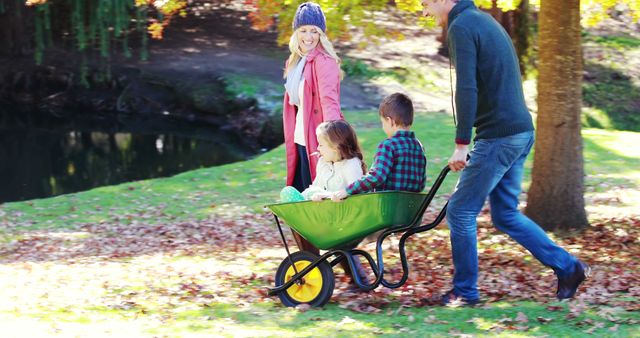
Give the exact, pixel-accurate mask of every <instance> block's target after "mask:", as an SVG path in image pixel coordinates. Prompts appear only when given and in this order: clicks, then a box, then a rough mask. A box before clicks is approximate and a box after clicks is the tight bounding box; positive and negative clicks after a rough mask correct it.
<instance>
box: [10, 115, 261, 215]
mask: <svg viewBox="0 0 640 338" xmlns="http://www.w3.org/2000/svg"><path fill="white" fill-rule="evenodd" d="M196 129H197V128H195V127H194V128H192V129H190V130H189V132H180V131H177V132H176V133H171V132H168V131H167V132H163V133H158V134H149V133H142V132H139V131H137V132H135V133H131V132H111V131H91V130H89V131H79V130H72V131H69V130H66V131H62V130H61V131H56V130H48V129H45V128H39V127H33V126H31V127H28V128H25V127H24V125H23V126H18V127H16V126H12V127H7V126H0V203H2V202H7V201H19V200H27V199H33V198H42V197H48V196H55V195H60V194H66V193H70V192H76V191H82V190H87V189H90V188H94V187H98V186H104V185H112V184H117V183H122V182H128V181H133V180H141V179H147V178H154V177H163V176H171V175H174V174H176V173H180V172H183V171H187V170H191V169H195V168H201V167H209V166H214V165H219V164H223V163H229V162H233V161H238V160H242V159H245V158H247V157H248V156H250V155H251V153H250V152H249V151H248V150H247V147H242V146H239V145H238V144H240V143H241V142H240V141H239V140H236V138H235V137H233V136H232V135H225V134H224V133H222V132H220V131H214V132H211V131H207V132H206V133H204V132H202V130H200V131H199V132H198V131H197V130H196ZM206 134H208V135H206ZM187 135H188V136H187ZM196 137H197V138H196ZM233 143H235V144H233Z"/></svg>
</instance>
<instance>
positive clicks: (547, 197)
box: [526, 0, 588, 230]
mask: <svg viewBox="0 0 640 338" xmlns="http://www.w3.org/2000/svg"><path fill="white" fill-rule="evenodd" d="M539 20H540V21H539V24H540V33H539V37H538V43H539V61H538V62H539V68H538V71H539V76H538V120H537V132H536V139H537V141H536V146H535V155H534V158H533V172H532V182H531V188H530V190H529V197H528V201H527V202H528V204H527V208H526V214H527V215H528V216H529V217H530V218H531V219H533V220H534V221H536V222H537V223H538V224H540V225H541V226H542V227H543V228H544V229H546V230H568V229H576V228H578V229H580V228H584V227H586V226H587V225H588V221H587V215H586V212H585V209H584V196H583V193H584V177H583V176H584V168H583V158H582V136H581V135H580V108H581V105H582V86H581V81H582V46H581V43H580V32H581V27H580V0H567V1H554V0H542V1H541V4H540V17H539Z"/></svg>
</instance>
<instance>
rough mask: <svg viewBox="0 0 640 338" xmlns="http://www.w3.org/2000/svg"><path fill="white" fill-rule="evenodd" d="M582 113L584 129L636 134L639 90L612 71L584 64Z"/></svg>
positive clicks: (639, 116) (594, 64)
mask: <svg viewBox="0 0 640 338" xmlns="http://www.w3.org/2000/svg"><path fill="white" fill-rule="evenodd" d="M585 72H586V75H585V81H584V83H583V86H582V88H583V100H584V104H585V106H587V107H591V108H593V109H588V108H587V109H585V111H584V112H583V125H584V126H585V127H592V128H602V129H617V130H629V131H640V114H638V111H640V88H639V87H637V86H635V85H634V84H633V82H632V81H631V78H630V77H629V76H627V75H625V74H624V73H622V72H620V71H619V70H617V69H614V68H608V67H605V66H603V65H600V64H596V63H592V62H589V63H587V64H586V65H585Z"/></svg>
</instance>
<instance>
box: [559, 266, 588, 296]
mask: <svg viewBox="0 0 640 338" xmlns="http://www.w3.org/2000/svg"><path fill="white" fill-rule="evenodd" d="M590 274H591V267H590V266H589V265H587V264H584V263H582V262H581V261H577V262H576V265H575V269H574V270H573V273H572V274H570V275H569V276H566V277H562V278H561V277H558V291H557V292H556V297H558V299H560V300H562V299H569V298H573V296H574V295H575V294H576V291H577V290H578V287H579V286H580V284H581V283H582V282H584V280H585V279H587V278H589V275H590Z"/></svg>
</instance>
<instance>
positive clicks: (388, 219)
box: [266, 191, 427, 250]
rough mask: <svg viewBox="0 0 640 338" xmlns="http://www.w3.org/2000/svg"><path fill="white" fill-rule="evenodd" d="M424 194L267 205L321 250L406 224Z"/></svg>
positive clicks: (390, 193) (382, 194)
mask: <svg viewBox="0 0 640 338" xmlns="http://www.w3.org/2000/svg"><path fill="white" fill-rule="evenodd" d="M426 196H427V194H424V193H412V192H398V191H384V192H375V193H367V194H359V195H354V196H350V197H349V198H347V199H345V200H344V201H342V202H333V201H330V200H325V201H322V202H313V201H302V202H291V203H277V204H269V205H267V206H266V207H267V208H269V209H270V210H271V211H272V212H273V213H274V214H275V215H276V216H278V217H279V218H280V219H282V220H283V221H284V222H285V223H286V224H287V225H288V226H289V227H291V228H292V229H294V230H295V231H296V232H298V233H299V234H300V235H301V236H302V237H304V238H305V239H306V240H308V241H309V242H311V244H313V245H314V246H315V247H317V248H318V249H322V250H327V249H331V248H339V247H342V246H346V245H348V244H349V243H352V242H356V241H359V240H361V239H363V238H364V237H366V236H367V235H370V234H372V233H374V232H376V231H378V230H380V229H384V228H387V227H391V226H399V225H408V224H409V223H410V222H411V221H413V220H414V218H415V217H416V215H417V213H418V212H419V211H420V206H421V204H422V202H423V200H424V199H425V198H426Z"/></svg>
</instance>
